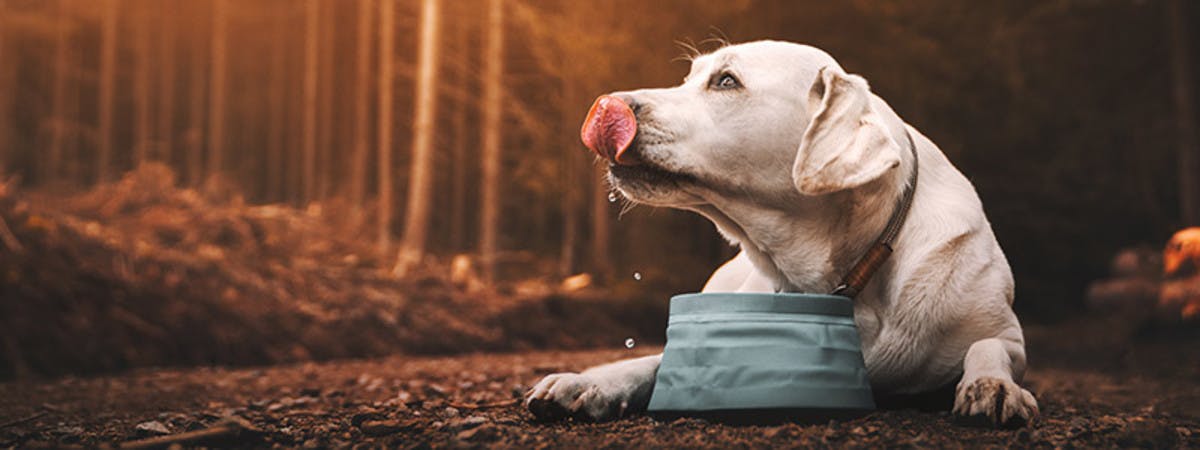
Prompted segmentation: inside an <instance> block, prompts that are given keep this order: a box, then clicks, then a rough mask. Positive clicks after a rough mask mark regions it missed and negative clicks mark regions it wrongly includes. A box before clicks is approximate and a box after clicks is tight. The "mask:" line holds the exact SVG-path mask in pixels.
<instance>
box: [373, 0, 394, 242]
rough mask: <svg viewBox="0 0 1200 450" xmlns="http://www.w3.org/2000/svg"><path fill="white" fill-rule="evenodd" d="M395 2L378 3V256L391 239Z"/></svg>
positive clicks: (390, 0)
mask: <svg viewBox="0 0 1200 450" xmlns="http://www.w3.org/2000/svg"><path fill="white" fill-rule="evenodd" d="M395 23H396V3H395V0H379V125H378V127H377V130H378V133H379V142H377V143H376V144H377V145H378V146H379V164H378V166H377V170H378V171H379V177H378V178H379V180H378V181H379V188H378V191H379V208H378V211H376V215H377V220H378V225H379V227H378V228H379V230H378V232H379V237H378V245H379V252H380V254H386V253H387V251H388V248H389V247H390V246H391V237H392V170H393V168H392V112H393V108H395V104H394V103H393V101H392V88H393V87H394V86H393V83H394V82H395V75H396V74H395V64H394V62H395V56H396V55H395V54H394V52H395V37H394V33H395Z"/></svg>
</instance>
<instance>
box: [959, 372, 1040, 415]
mask: <svg viewBox="0 0 1200 450" xmlns="http://www.w3.org/2000/svg"><path fill="white" fill-rule="evenodd" d="M954 414H955V415H956V416H958V418H959V419H960V420H961V421H962V422H964V423H968V424H977V425H990V426H994V427H1022V426H1025V424H1027V423H1029V422H1030V421H1031V420H1033V418H1034V417H1037V415H1038V405H1037V400H1036V399H1034V398H1033V394H1030V393H1029V391H1027V390H1025V389H1022V388H1021V386H1018V385H1017V384H1016V383H1013V382H1012V381H1010V380H1004V379H1000V378H993V377H982V378H978V379H975V380H973V381H970V382H965V381H964V382H963V383H960V384H959V385H958V389H957V390H956V392H955V399H954Z"/></svg>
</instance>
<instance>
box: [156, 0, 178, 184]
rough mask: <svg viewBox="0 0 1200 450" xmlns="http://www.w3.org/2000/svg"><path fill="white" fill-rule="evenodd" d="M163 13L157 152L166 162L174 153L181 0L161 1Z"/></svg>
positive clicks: (159, 56)
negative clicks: (178, 27) (177, 46)
mask: <svg viewBox="0 0 1200 450" xmlns="http://www.w3.org/2000/svg"><path fill="white" fill-rule="evenodd" d="M157 3H158V7H159V8H160V12H161V13H162V14H161V15H160V17H159V20H158V28H157V30H156V31H155V32H156V33H157V34H158V36H157V39H158V64H157V66H158V69H159V73H158V88H159V89H158V114H157V116H156V118H157V119H158V121H157V124H156V126H157V131H156V132H157V134H158V136H157V142H158V145H157V146H156V147H157V148H156V150H155V152H156V153H157V154H158V157H159V158H161V159H162V160H164V161H171V159H172V157H173V155H174V154H175V145H174V141H175V83H176V79H175V75H176V71H177V70H178V67H179V61H177V60H176V58H175V53H176V45H178V44H177V42H178V33H177V31H176V27H177V26H178V20H179V10H178V8H179V0H159V1H158V2H157Z"/></svg>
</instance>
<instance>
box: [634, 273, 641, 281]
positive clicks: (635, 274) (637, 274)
mask: <svg viewBox="0 0 1200 450" xmlns="http://www.w3.org/2000/svg"><path fill="white" fill-rule="evenodd" d="M633 280H634V281H642V273H641V272H634V273H633Z"/></svg>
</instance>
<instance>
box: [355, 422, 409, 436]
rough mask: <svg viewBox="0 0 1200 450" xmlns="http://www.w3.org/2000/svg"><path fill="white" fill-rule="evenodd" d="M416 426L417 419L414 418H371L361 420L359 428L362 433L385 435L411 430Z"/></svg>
mask: <svg viewBox="0 0 1200 450" xmlns="http://www.w3.org/2000/svg"><path fill="white" fill-rule="evenodd" d="M416 426H417V421H415V420H405V421H400V420H372V421H369V422H363V424H362V426H361V427H359V428H360V429H362V432H363V434H365V435H368V436H387V435H389V434H394V433H397V432H400V431H405V430H411V429H413V428H416Z"/></svg>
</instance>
